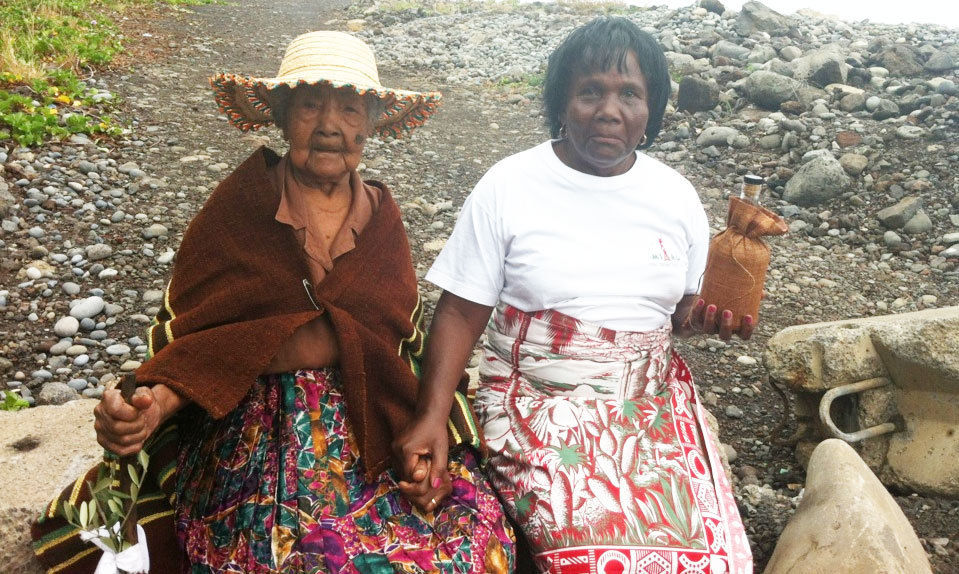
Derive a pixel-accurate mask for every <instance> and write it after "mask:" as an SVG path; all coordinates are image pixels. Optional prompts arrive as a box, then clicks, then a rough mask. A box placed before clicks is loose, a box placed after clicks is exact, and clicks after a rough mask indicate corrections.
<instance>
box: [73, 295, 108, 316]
mask: <svg viewBox="0 0 959 574" xmlns="http://www.w3.org/2000/svg"><path fill="white" fill-rule="evenodd" d="M104 306H106V303H104V302H103V298H102V297H98V296H96V295H94V296H92V297H87V298H86V299H81V300H80V301H79V302H78V303H77V304H76V305H74V306H73V307H72V308H71V309H70V316H71V317H76V318H77V319H80V320H81V321H82V320H83V319H90V318H92V317H96V316H97V315H99V314H100V313H101V312H102V311H103V308H104Z"/></svg>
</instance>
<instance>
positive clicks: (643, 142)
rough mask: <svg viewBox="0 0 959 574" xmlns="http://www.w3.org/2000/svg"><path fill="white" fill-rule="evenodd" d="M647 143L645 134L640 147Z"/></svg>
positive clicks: (640, 141)
mask: <svg viewBox="0 0 959 574" xmlns="http://www.w3.org/2000/svg"><path fill="white" fill-rule="evenodd" d="M644 145H646V134H643V139H641V140H639V147H643V146H644Z"/></svg>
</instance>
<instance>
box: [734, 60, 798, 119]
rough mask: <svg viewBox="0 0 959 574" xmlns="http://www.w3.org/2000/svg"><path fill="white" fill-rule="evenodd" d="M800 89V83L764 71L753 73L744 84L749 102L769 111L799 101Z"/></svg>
mask: <svg viewBox="0 0 959 574" xmlns="http://www.w3.org/2000/svg"><path fill="white" fill-rule="evenodd" d="M799 88H800V84H799V82H798V81H796V80H794V79H792V78H787V77H786V76H783V75H780V74H776V73H773V72H767V71H764V70H759V71H757V72H753V73H752V74H750V75H749V76H748V77H747V78H746V81H745V82H744V84H743V89H744V90H745V91H746V97H747V98H748V99H749V101H751V102H752V103H754V104H756V105H757V106H759V107H761V108H765V109H767V110H778V109H779V106H780V105H782V103H783V102H788V101H790V100H798V99H799Z"/></svg>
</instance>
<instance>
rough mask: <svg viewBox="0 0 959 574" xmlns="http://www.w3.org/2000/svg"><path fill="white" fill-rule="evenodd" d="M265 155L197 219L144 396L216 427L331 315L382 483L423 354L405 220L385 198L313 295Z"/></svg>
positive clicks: (169, 297)
mask: <svg viewBox="0 0 959 574" xmlns="http://www.w3.org/2000/svg"><path fill="white" fill-rule="evenodd" d="M277 161H279V157H278V156H277V155H276V154H275V153H273V152H272V151H271V150H269V149H266V148H260V149H259V150H257V151H256V152H255V153H253V155H251V156H250V157H249V158H248V159H247V160H246V161H245V162H244V163H243V164H242V165H240V166H239V167H238V168H237V169H236V170H235V171H234V172H233V173H232V174H230V176H229V177H227V178H226V179H225V180H224V181H223V182H222V183H221V184H220V185H219V186H218V187H217V188H216V190H215V191H214V192H213V194H212V195H211V196H210V198H209V199H208V200H207V202H206V205H204V206H203V208H202V209H201V210H200V212H199V213H198V214H197V216H196V217H195V218H194V219H193V221H192V223H191V224H190V226H189V228H188V229H187V231H186V234H185V235H184V237H183V242H182V245H181V247H180V250H179V252H178V254H177V260H176V265H175V268H174V271H173V278H172V280H171V282H170V285H169V287H168V289H167V294H166V300H165V301H164V306H163V309H162V310H161V312H160V314H159V315H158V316H157V321H158V323H157V324H156V325H155V326H154V327H152V328H151V329H150V341H149V343H150V349H151V352H152V353H153V356H152V358H151V359H150V360H148V361H146V362H144V363H143V365H142V366H141V367H140V368H139V369H137V372H136V375H137V380H138V382H139V383H141V384H156V383H163V384H166V385H168V386H170V387H171V388H173V389H175V390H176V391H177V392H179V393H181V394H183V395H185V396H186V397H189V398H190V399H191V400H192V401H193V402H195V403H196V404H198V405H200V406H201V407H203V409H204V410H206V411H207V412H208V413H210V414H211V415H212V416H214V417H216V418H220V417H222V416H224V415H226V414H227V413H228V412H229V411H230V410H232V409H233V408H234V407H236V405H237V404H238V403H239V402H240V400H241V399H243V397H244V396H245V395H246V393H247V391H248V390H249V388H250V386H251V385H252V383H253V381H254V380H255V379H256V377H257V376H259V375H260V374H261V373H262V372H263V371H264V369H265V368H266V366H267V365H268V364H269V362H270V360H271V359H272V358H273V356H274V355H275V354H276V352H277V351H278V350H279V348H280V346H281V345H282V344H283V343H284V342H285V341H286V340H287V338H289V337H290V335H291V334H292V333H293V332H294V331H295V330H296V329H297V328H298V327H300V326H301V325H303V324H304V323H306V322H308V321H310V320H312V319H314V318H316V317H318V316H320V315H321V314H323V313H326V314H327V315H328V316H329V318H330V321H331V323H332V325H333V329H334V331H335V333H336V338H337V342H338V344H339V349H340V368H341V370H342V376H343V392H344V396H345V400H346V405H347V413H348V416H349V421H350V424H351V429H352V431H353V434H354V436H355V438H356V440H357V444H358V445H359V449H360V453H361V455H362V456H363V457H364V459H365V464H366V469H367V474H368V476H370V477H374V476H376V475H378V474H379V473H380V472H382V471H383V470H384V469H385V468H386V467H387V466H388V464H389V458H390V442H391V440H392V437H393V436H394V435H395V433H396V432H398V431H399V430H401V429H402V428H403V427H404V426H405V424H406V423H407V422H408V420H409V417H410V415H411V414H412V412H413V409H414V406H415V401H416V392H417V378H416V374H415V373H414V369H413V358H414V357H416V356H418V355H419V354H420V353H421V352H422V348H423V333H422V330H421V325H420V322H421V320H422V304H421V302H420V299H419V296H418V294H417V285H416V275H415V273H414V271H413V263H412V260H411V256H410V249H409V243H408V242H407V238H406V232H405V230H404V228H403V222H402V220H401V218H400V212H399V209H398V207H397V205H396V203H395V202H394V201H393V199H392V197H391V196H390V194H389V191H388V190H387V188H386V186H385V185H383V184H380V183H377V182H367V184H368V185H376V186H378V187H380V188H382V189H383V192H384V193H383V194H382V197H383V199H382V201H381V203H380V206H379V209H377V211H376V212H375V213H374V214H373V217H372V219H371V220H370V222H369V224H368V225H367V227H366V228H365V229H364V230H363V232H362V233H361V234H360V235H359V236H358V237H357V239H356V247H355V248H354V249H353V250H352V251H349V252H348V253H345V254H344V255H342V256H340V257H338V258H337V259H336V262H335V266H334V267H333V270H332V271H331V272H330V273H329V274H328V275H327V276H326V278H325V279H324V280H323V282H322V283H320V284H319V285H315V286H313V287H314V288H313V289H312V296H313V300H314V301H315V302H316V305H317V306H319V308H320V310H317V309H316V307H314V304H313V301H311V300H310V296H309V294H308V292H307V289H308V287H307V286H306V285H308V283H307V284H306V285H305V284H304V280H308V278H309V277H310V274H309V269H308V267H307V263H306V261H305V259H304V255H303V249H302V248H301V246H300V245H299V243H298V242H297V240H296V237H295V235H294V232H293V229H292V228H291V227H289V226H288V225H285V224H282V223H279V222H277V221H276V219H275V214H276V210H277V207H278V205H279V201H280V195H279V191H278V190H277V189H276V188H275V186H274V185H273V182H272V180H271V179H270V176H269V174H268V171H267V168H268V166H270V165H273V164H275V163H276V162H277Z"/></svg>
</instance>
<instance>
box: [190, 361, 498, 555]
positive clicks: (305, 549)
mask: <svg viewBox="0 0 959 574" xmlns="http://www.w3.org/2000/svg"><path fill="white" fill-rule="evenodd" d="M339 389H340V381H339V371H338V370H336V369H321V370H315V371H298V372H297V373H295V374H283V375H273V376H268V377H261V378H260V379H258V380H257V382H256V384H255V385H254V386H253V388H252V389H251V391H250V392H249V394H248V395H247V397H246V399H244V401H243V402H242V403H241V404H240V405H239V406H238V407H237V408H236V409H235V410H234V411H233V412H232V413H230V414H229V415H227V416H226V417H224V418H223V419H222V420H220V421H215V420H213V419H211V418H209V417H206V418H204V420H200V421H197V423H196V427H195V428H194V429H187V430H186V431H185V432H184V442H185V444H184V447H183V450H182V451H181V455H180V459H179V463H178V482H177V497H178V499H177V504H176V528H177V536H178V538H179V539H180V543H181V544H182V545H183V547H184V548H185V549H186V553H187V558H188V561H189V563H190V566H188V567H186V568H185V570H186V571H187V572H191V573H206V572H236V573H241V572H242V573H260V572H296V573H312V572H333V573H339V572H359V573H364V574H367V573H369V574H374V573H377V574H378V573H388V572H389V573H392V572H444V573H447V572H449V573H452V572H471V573H480V572H503V573H505V572H508V571H510V570H511V569H512V564H513V560H514V556H513V537H512V531H511V530H510V527H509V526H508V525H507V522H506V519H505V517H504V515H503V510H502V507H501V505H500V503H499V501H498V500H497V498H496V496H495V495H494V494H493V492H492V490H491V488H490V486H489V485H488V483H487V481H486V480H485V479H484V478H483V476H482V474H480V472H479V470H478V466H477V459H476V457H475V456H474V453H473V451H471V450H469V449H466V450H464V451H463V452H462V453H461V454H459V455H458V456H451V457H450V472H451V474H452V479H453V494H452V495H451V496H450V497H449V498H447V499H446V500H445V501H443V502H442V503H441V505H440V507H439V508H438V509H437V510H436V511H434V512H433V513H430V514H422V513H420V512H419V511H417V510H415V509H414V508H413V507H412V505H411V504H410V503H409V502H408V501H407V500H406V499H405V498H404V497H403V496H402V495H401V494H400V492H399V491H398V490H397V488H396V483H395V480H394V475H393V472H392V471H391V470H390V471H386V472H384V473H383V474H381V475H380V476H379V477H378V478H377V480H375V481H373V482H368V481H367V480H366V479H365V477H364V468H363V463H362V460H360V458H359V456H358V454H357V451H356V447H355V444H354V442H353V439H352V436H351V434H350V433H349V430H348V425H347V420H346V404H345V403H344V401H343V398H342V396H341V394H340V391H339Z"/></svg>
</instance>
